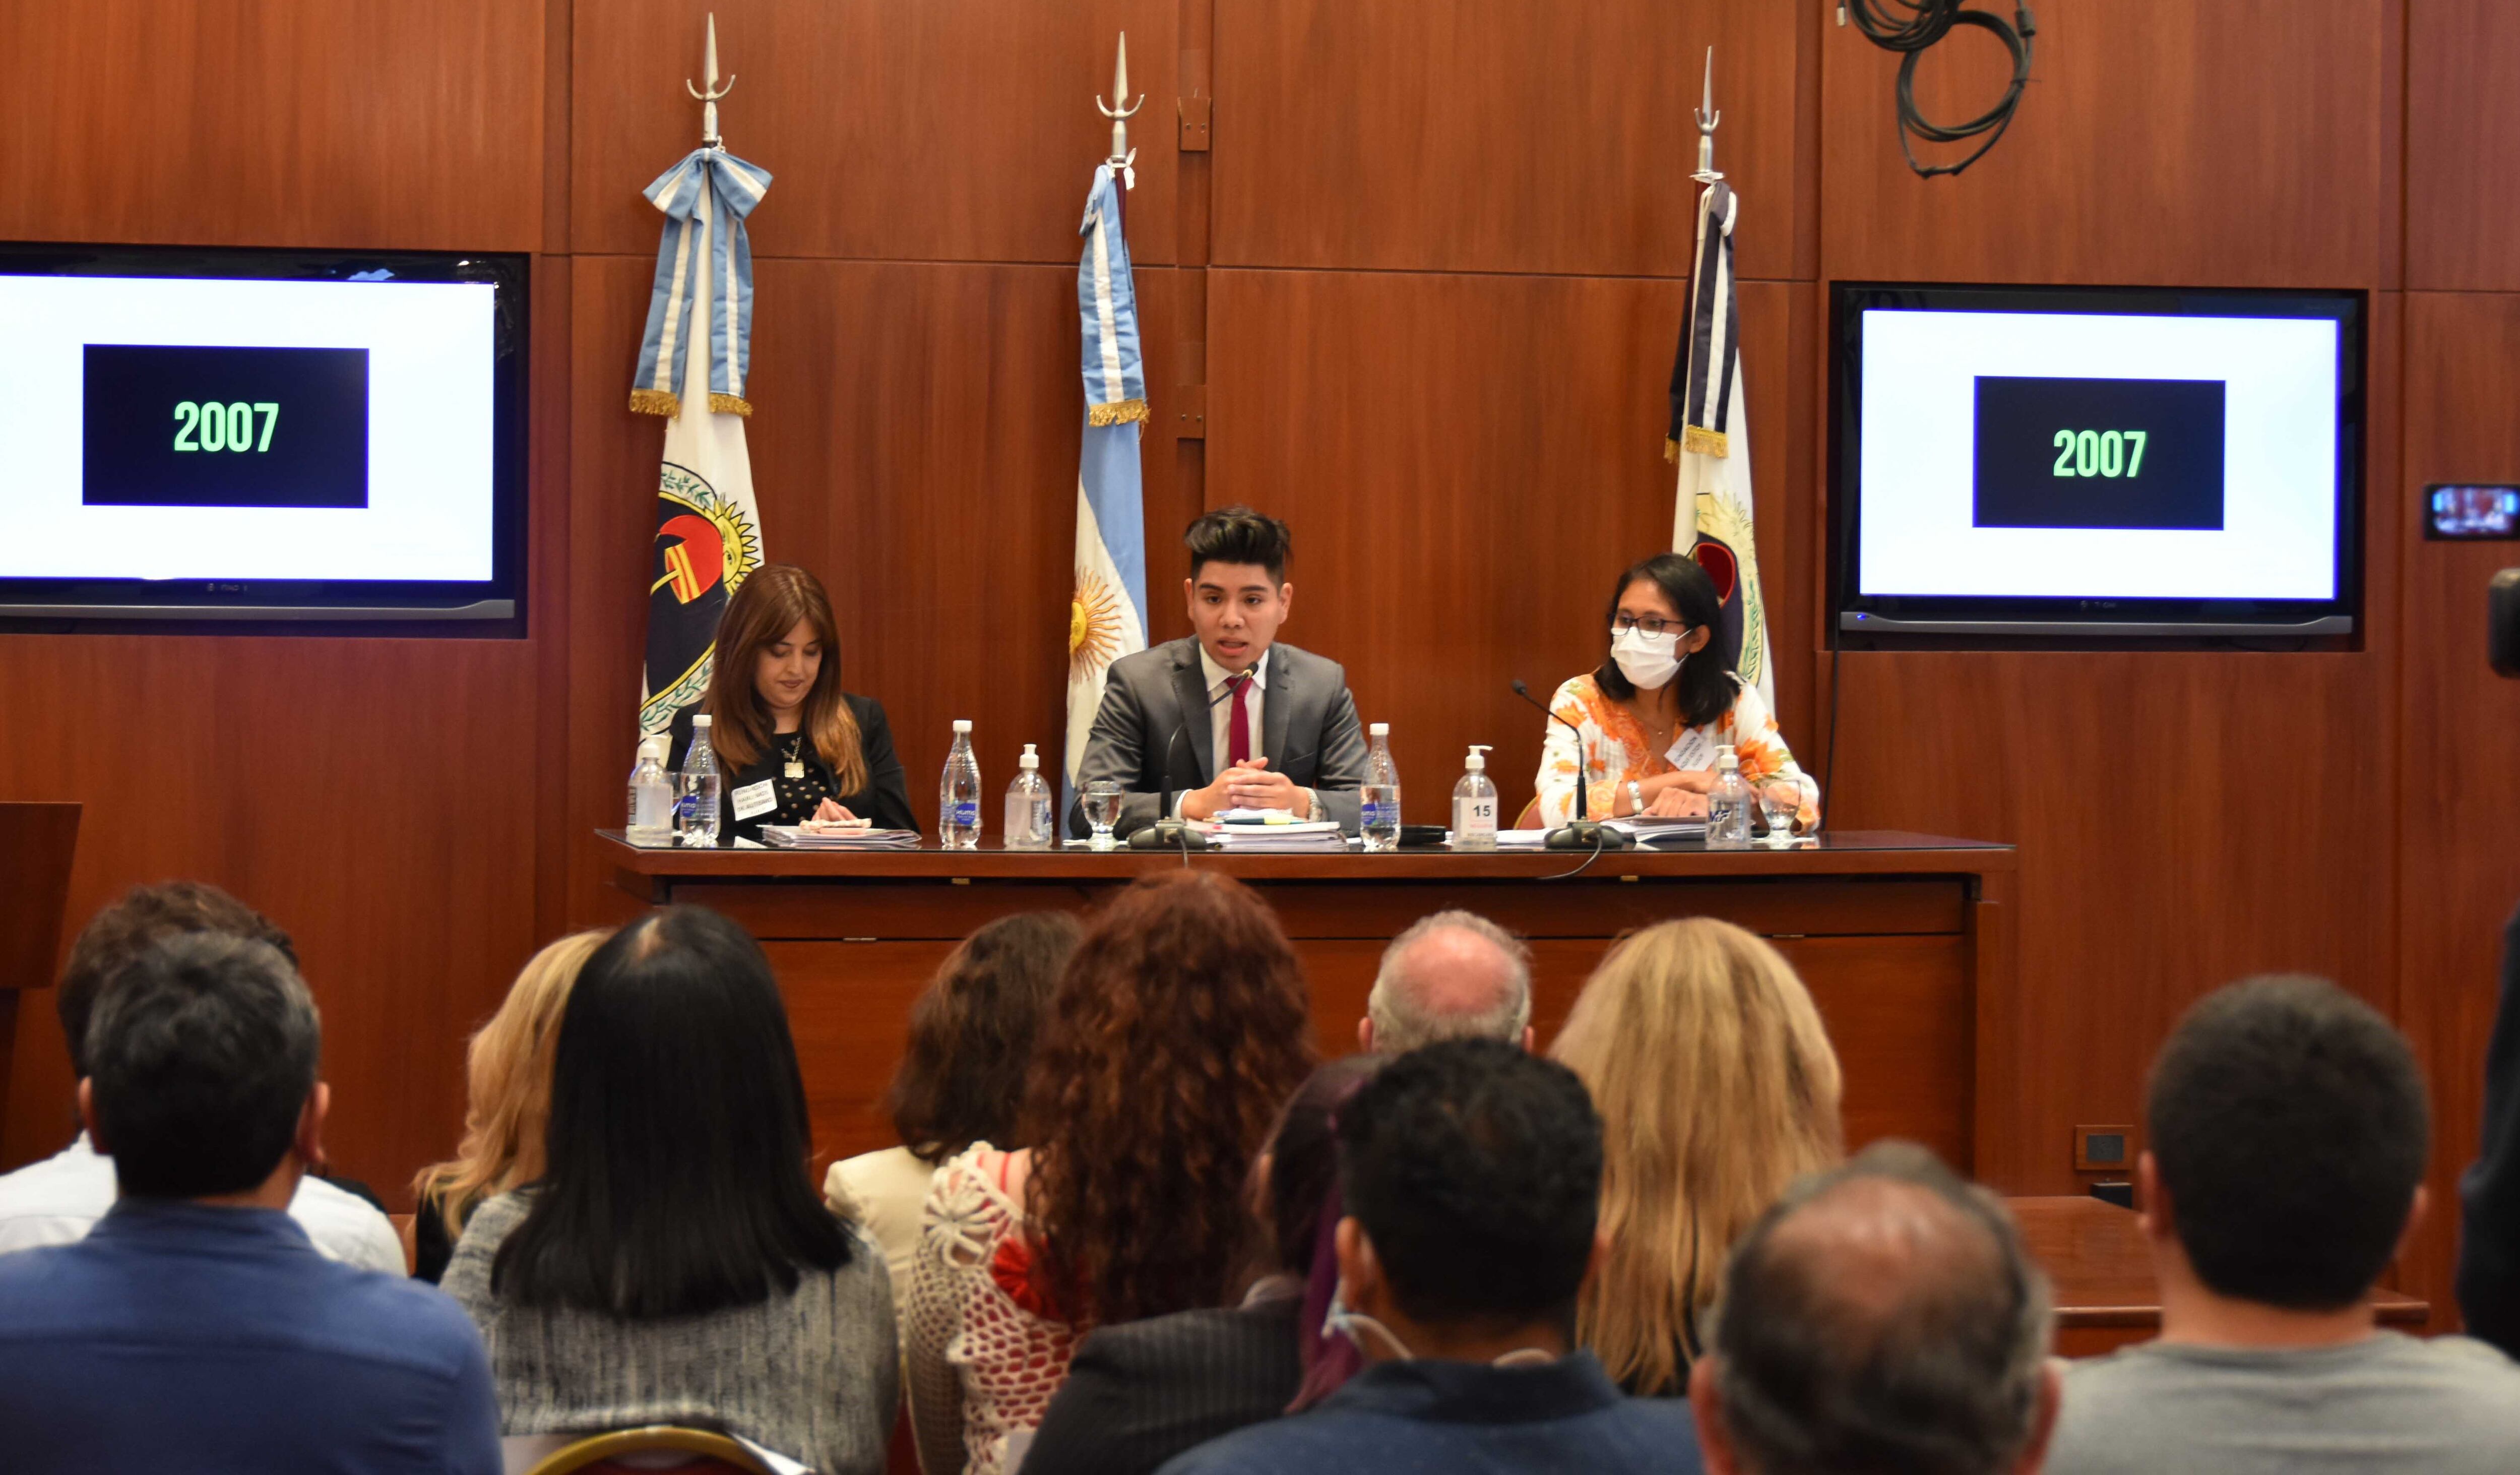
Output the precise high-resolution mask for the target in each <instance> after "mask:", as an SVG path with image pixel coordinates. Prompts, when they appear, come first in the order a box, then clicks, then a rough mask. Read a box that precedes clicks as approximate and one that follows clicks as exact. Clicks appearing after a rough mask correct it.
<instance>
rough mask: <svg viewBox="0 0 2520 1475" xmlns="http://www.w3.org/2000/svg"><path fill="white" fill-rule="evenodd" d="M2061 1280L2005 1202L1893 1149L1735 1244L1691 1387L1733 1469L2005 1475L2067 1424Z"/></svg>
mask: <svg viewBox="0 0 2520 1475" xmlns="http://www.w3.org/2000/svg"><path fill="white" fill-rule="evenodd" d="M2048 1330H2049V1327H2048V1283H2047V1279H2046V1277H2045V1276H2044V1275H2042V1274H2041V1273H2040V1271H2039V1268H2038V1267H2037V1266H2035V1265H2033V1264H2032V1263H2031V1261H2030V1258H2029V1256H2028V1254H2027V1253H2026V1252H2025V1251H2024V1250H2023V1249H2022V1245H2021V1238H2020V1235H2019V1234H2018V1233H2017V1232H2016V1231H2015V1230H2014V1228H2013V1226H2012V1220H2011V1217H2010V1216H2009V1215H2007V1214H2005V1213H2004V1212H2003V1205H2002V1204H2000V1203H1998V1202H1997V1201H1996V1200H1995V1198H1994V1197H1993V1196H1992V1195H1990V1194H1988V1193H1986V1192H1985V1191H1984V1190H1982V1189H1977V1188H1973V1187H1971V1186H1969V1185H1968V1184H1967V1183H1965V1182H1963V1181H1961V1180H1960V1178H1959V1177H1958V1175H1955V1174H1954V1173H1953V1172H1952V1171H1951V1170H1950V1169H1948V1168H1945V1167H1944V1166H1943V1165H1942V1164H1941V1162H1939V1161H1938V1160H1936V1159H1935V1157H1934V1155H1933V1154H1932V1153H1930V1152H1927V1151H1925V1150H1924V1149H1923V1148H1921V1147H1917V1146H1914V1145H1913V1144H1911V1143H1904V1142H1885V1143H1880V1144H1876V1145H1875V1146H1872V1147H1869V1148H1868V1149H1866V1150H1865V1151H1863V1152H1861V1153H1859V1154H1857V1155H1856V1157H1855V1158H1854V1159H1853V1160H1852V1161H1850V1162H1849V1163H1847V1164H1846V1166H1844V1167H1843V1168H1839V1169H1835V1170H1833V1171H1831V1172H1828V1173H1824V1174H1818V1175H1812V1176H1810V1177H1806V1178H1804V1179H1802V1180H1801V1181H1800V1182H1798V1183H1796V1184H1795V1185H1794V1186H1793V1187H1792V1188H1791V1189H1789V1190H1788V1191H1787V1192H1786V1194H1785V1196H1784V1197H1783V1198H1782V1199H1780V1200H1779V1201H1778V1203H1777V1205H1776V1206H1775V1207H1774V1208H1772V1209H1770V1210H1769V1211H1768V1212H1767V1213H1766V1214H1765V1215H1762V1216H1761V1217H1760V1219H1759V1221H1758V1222H1757V1223H1755V1224H1753V1225H1752V1226H1751V1227H1750V1230H1749V1232H1748V1233H1747V1234H1745V1235H1744V1236H1742V1239H1741V1242H1740V1243H1739V1244H1738V1245H1736V1246H1734V1248H1733V1259H1732V1263H1731V1265H1730V1266H1729V1267H1728V1268H1727V1269H1726V1271H1725V1275H1724V1299H1723V1302H1722V1305H1721V1309H1720V1310H1719V1312H1718V1314H1717V1317H1716V1322H1715V1328H1714V1346H1713V1348H1712V1349H1711V1350H1710V1352H1709V1355H1708V1356H1706V1357H1705V1358H1702V1359H1700V1360H1699V1361H1698V1363H1697V1365H1696V1366H1695V1368H1693V1369H1692V1370H1691V1373H1690V1377H1689V1396H1690V1401H1691V1402H1692V1403H1693V1404H1695V1405H1696V1408H1697V1427H1698V1437H1699V1440H1700V1442H1701V1444H1702V1446H1703V1448H1704V1451H1705V1454H1706V1464H1707V1468H1708V1469H1710V1470H1712V1471H1714V1472H1716V1475H1828V1472H1833V1471H1848V1472H1853V1471H1864V1472H1871V1471H1882V1470H1895V1471H1900V1472H1903V1475H1996V1472H1999V1471H2028V1470H2035V1469H2036V1468H2038V1465H2039V1461H2040V1459H2041V1458H2042V1456H2043V1455H2044V1454H2045V1452H2046V1448H2047V1442H2048V1431H2049V1430H2050V1428H2051V1427H2052V1426H2053V1424H2054V1422H2055V1416H2056V1400H2057V1387H2058V1384H2057V1378H2056V1374H2055V1373H2054V1371H2053V1370H2052V1369H2050V1368H2049V1367H2048V1362H2047V1355H2048Z"/></svg>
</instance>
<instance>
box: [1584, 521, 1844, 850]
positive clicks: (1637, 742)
mask: <svg viewBox="0 0 2520 1475" xmlns="http://www.w3.org/2000/svg"><path fill="white" fill-rule="evenodd" d="M1723 610H1724V602H1723V600H1722V599H1721V598H1720V597H1719V596H1718V595H1717V594H1716V592H1715V581H1714V580H1713V579H1711V578H1709V577H1707V576H1706V571H1705V570H1703V569H1701V568H1699V567H1698V566H1697V563H1696V561H1695V560H1693V559H1690V558H1688V557H1686V556H1684V555H1682V554H1678V553H1660V554H1656V555H1655V556H1653V557H1652V558H1649V559H1646V560H1645V561H1644V562H1643V563H1641V564H1638V565H1636V566H1635V567H1634V568H1631V569H1629V570H1628V571H1627V572H1626V573H1624V574H1622V575H1620V576H1619V581H1618V584H1617V585H1616V586H1615V588H1614V590H1613V592H1612V594H1611V596H1610V611H1609V617H1610V618H1609V621H1608V624H1609V630H1610V656H1609V659H1608V660H1606V661H1603V662H1602V663H1601V665H1600V666H1599V668H1597V669H1595V670H1594V671H1593V672H1592V673H1590V674H1589V675H1582V676H1577V677H1575V678H1574V679H1573V680H1571V681H1568V682H1567V683H1566V684H1565V685H1563V686H1560V687H1558V688H1557V694H1556V696H1554V697H1553V698H1552V699H1551V700H1550V703H1549V710H1550V711H1551V712H1553V713H1554V714H1556V715H1558V716H1560V717H1563V718H1564V719H1565V721H1553V722H1551V723H1550V724H1549V738H1548V743H1547V745H1546V746H1545V747H1544V748H1543V749H1542V750H1541V755H1540V776H1539V779H1538V788H1539V791H1540V822H1541V823H1542V824H1543V825H1547V826H1556V825H1561V824H1564V823H1566V822H1567V821H1568V820H1570V819H1572V818H1574V816H1575V786H1576V784H1578V783H1579V782H1580V783H1582V784H1583V785H1584V786H1585V787H1584V800H1585V807H1586V811H1587V812H1588V813H1589V814H1590V815H1591V817H1593V818H1595V819H1610V818H1616V817H1619V816H1622V815H1630V814H1645V815H1651V816H1655V817H1665V816H1687V815H1695V814H1703V813H1705V812H1706V791H1707V790H1708V789H1710V788H1712V787H1713V786H1714V783H1715V758H1716V753H1715V750H1716V749H1717V748H1719V747H1721V746H1723V745H1725V744H1728V743H1729V744H1731V745H1732V747H1733V752H1734V754H1735V755H1736V756H1737V757H1738V758H1739V760H1740V762H1741V776H1742V778H1743V779H1745V780H1747V781H1748V782H1749V783H1750V784H1751V785H1752V786H1753V787H1754V788H1755V787H1756V786H1757V785H1759V784H1760V783H1762V782H1763V781H1765V780H1767V779H1769V778H1772V777H1775V776H1777V775H1778V774H1780V773H1781V772H1782V771H1783V770H1784V767H1785V765H1786V764H1787V763H1789V762H1792V761H1793V755H1792V754H1791V753H1789V752H1787V751H1786V749H1785V743H1784V739H1783V738H1781V737H1779V736H1778V733H1777V719H1776V718H1775V717H1774V716H1772V715H1770V714H1769V713H1768V704H1767V703H1765V702H1763V701H1761V700H1760V699H1759V691H1758V688H1757V687H1755V686H1752V685H1750V684H1748V683H1747V682H1745V681H1743V680H1742V679H1741V678H1740V677H1739V676H1737V675H1735V674H1733V662H1732V660H1731V659H1730V658H1729V657H1727V656H1726V655H1725V654H1724V653H1723V651H1722V650H1721V649H1720V648H1718V647H1717V646H1716V645H1715V643H1714V640H1715V625H1716V622H1717V621H1718V620H1719V619H1720V618H1721V617H1722V615H1723ZM1568 722H1572V723H1573V724H1574V725H1575V727H1576V728H1577V729H1580V732H1579V731H1570V730H1568V727H1567V725H1566V724H1567V723H1568ZM1819 823H1820V806H1819V802H1818V799H1817V796H1816V795H1815V794H1814V793H1813V791H1812V789H1811V788H1810V787H1809V786H1805V787H1804V789H1803V800H1802V804H1801V806H1800V809H1799V812H1798V813H1797V815H1796V817H1795V822H1794V828H1795V829H1797V830H1799V831H1804V832H1809V831H1810V830H1812V829H1813V828H1815V827H1816V826H1818V825H1819Z"/></svg>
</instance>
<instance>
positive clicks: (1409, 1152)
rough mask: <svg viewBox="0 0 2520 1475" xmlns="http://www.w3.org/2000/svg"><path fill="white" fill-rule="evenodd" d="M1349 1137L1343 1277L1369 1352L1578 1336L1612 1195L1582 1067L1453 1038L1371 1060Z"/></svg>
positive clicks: (1478, 1350) (1551, 1342) (1458, 1349)
mask: <svg viewBox="0 0 2520 1475" xmlns="http://www.w3.org/2000/svg"><path fill="white" fill-rule="evenodd" d="M1338 1137H1339V1149H1340V1165H1339V1191H1340V1196H1341V1198H1342V1199H1343V1200H1344V1202H1345V1205H1346V1209H1347V1216H1348V1217H1347V1218H1346V1219H1345V1220H1344V1221H1341V1222H1340V1224H1339V1226H1338V1234H1337V1250H1338V1264H1339V1279H1340V1285H1341V1290H1342V1292H1343V1293H1344V1299H1345V1301H1346V1304H1347V1307H1348V1308H1349V1311H1350V1312H1351V1317H1350V1319H1351V1320H1352V1321H1353V1322H1354V1323H1355V1324H1356V1325H1357V1326H1358V1327H1359V1328H1360V1329H1361V1330H1362V1331H1363V1332H1364V1333H1365V1336H1364V1338H1363V1339H1362V1340H1361V1341H1360V1343H1359V1346H1360V1349H1361V1350H1362V1351H1363V1352H1364V1353H1365V1355H1366V1356H1367V1357H1368V1358H1369V1359H1372V1360H1382V1359H1384V1358H1389V1357H1401V1358H1436V1359H1469V1358H1477V1359H1482V1360H1485V1359H1493V1358H1495V1357H1497V1356H1499V1355H1501V1354H1506V1353H1511V1352H1514V1351H1518V1350H1521V1349H1523V1348H1526V1347H1531V1348H1537V1349H1538V1350H1540V1351H1542V1352H1552V1353H1553V1352H1558V1351H1562V1350H1563V1349H1564V1348H1565V1347H1566V1346H1567V1345H1569V1344H1570V1343H1571V1340H1572V1335H1573V1330H1574V1326H1573V1323H1574V1314H1575V1295H1576V1291H1577V1289H1578V1287H1580V1286H1581V1285H1582V1284H1583V1283H1584V1277H1585V1274H1586V1272H1587V1271H1588V1270H1589V1269H1590V1268H1591V1267H1592V1264H1593V1260H1594V1256H1595V1254H1596V1238H1595V1233H1594V1227H1595V1223H1596V1220H1597V1216H1598V1209H1599V1201H1600V1192H1601V1122H1600V1119H1599V1118H1598V1117H1597V1116H1595V1115H1594V1112H1593V1102H1592V1099H1591V1098H1590V1097H1589V1096H1587V1095H1586V1094H1585V1092H1584V1083H1582V1082H1581V1081H1578V1080H1577V1079H1575V1073H1574V1072H1572V1071H1570V1070H1568V1069H1566V1068H1565V1067H1564V1066H1562V1065H1558V1064H1556V1063H1555V1062H1553V1061H1550V1060H1544V1059H1541V1058H1539V1057H1537V1056H1534V1055H1531V1054H1529V1053H1527V1052H1525V1051H1524V1050H1522V1049H1520V1048H1518V1047H1516V1046H1514V1045H1510V1044H1508V1043H1506V1042H1505V1041H1503V1040H1498V1039H1448V1040H1442V1041H1439V1042H1437V1043H1435V1044H1430V1045H1427V1046H1426V1047H1425V1048H1423V1049H1419V1050H1413V1051H1411V1052H1410V1053H1408V1054H1406V1055H1402V1056H1399V1057H1397V1058H1396V1059H1394V1060H1392V1061H1391V1062H1390V1063H1389V1064H1387V1065H1385V1066H1384V1067H1383V1068H1382V1069H1381V1070H1380V1071H1378V1072H1376V1073H1375V1075H1374V1077H1373V1079H1372V1080H1371V1081H1368V1082H1367V1083H1365V1085H1364V1086H1363V1087H1362V1088H1360V1089H1359V1090H1358V1091H1357V1093H1356V1097H1355V1099H1353V1100H1352V1101H1350V1102H1349V1103H1348V1104H1347V1106H1346V1107H1345V1108H1344V1109H1343V1110H1341V1111H1340V1113H1339V1119H1338Z"/></svg>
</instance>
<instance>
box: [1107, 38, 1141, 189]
mask: <svg viewBox="0 0 2520 1475" xmlns="http://www.w3.org/2000/svg"><path fill="white" fill-rule="evenodd" d="M1146 105H1147V99H1146V97H1145V95H1144V94H1141V95H1140V96H1139V98H1138V100H1137V101H1136V102H1134V103H1133V102H1130V101H1129V33H1128V32H1127V31H1125V30H1124V31H1122V32H1120V50H1119V54H1118V55H1117V56H1116V57H1115V58H1113V60H1112V63H1111V101H1109V102H1108V103H1105V102H1104V101H1102V97H1101V96H1100V95H1099V94H1098V95H1097V96H1096V97H1095V99H1094V106H1095V107H1097V108H1099V109H1101V110H1102V115H1103V116H1104V117H1107V118H1109V119H1111V158H1110V159H1109V160H1108V162H1109V163H1110V165H1111V167H1113V168H1115V169H1126V168H1128V167H1129V166H1130V165H1131V164H1133V163H1135V162H1136V161H1137V155H1136V154H1135V153H1133V152H1131V150H1130V148H1129V119H1130V118H1133V117H1135V116H1137V115H1138V110H1139V109H1141V108H1143V107H1145V106H1146Z"/></svg>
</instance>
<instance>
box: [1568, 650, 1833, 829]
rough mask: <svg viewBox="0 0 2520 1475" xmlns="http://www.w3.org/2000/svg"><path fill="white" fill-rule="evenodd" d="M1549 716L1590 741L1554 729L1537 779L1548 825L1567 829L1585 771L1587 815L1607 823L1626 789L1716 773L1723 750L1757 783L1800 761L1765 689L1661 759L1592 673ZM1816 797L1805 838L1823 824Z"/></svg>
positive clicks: (1745, 696)
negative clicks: (1658, 779) (1680, 774)
mask: <svg viewBox="0 0 2520 1475" xmlns="http://www.w3.org/2000/svg"><path fill="white" fill-rule="evenodd" d="M1735 679H1736V682H1737V679H1738V678H1735ZM1549 710H1550V711H1551V712H1553V713H1554V714H1557V715H1559V716H1561V717H1564V718H1565V719H1566V722H1572V723H1574V724H1575V725H1576V726H1577V727H1579V728H1581V729H1583V735H1582V737H1581V738H1580V739H1579V738H1578V737H1577V736H1576V734H1575V733H1573V732H1569V731H1568V730H1567V728H1566V722H1552V723H1550V724H1549V739H1548V741H1547V743H1546V744H1545V745H1543V747H1542V748H1541V750H1540V774H1539V777H1538V778H1537V779H1536V780H1534V786H1535V787H1536V788H1537V789H1538V791H1539V794H1540V822H1541V824H1542V825H1544V826H1555V825H1561V824H1564V823H1566V822H1567V821H1568V820H1570V819H1572V818H1574V817H1575V783H1576V774H1577V770H1578V768H1579V766H1580V768H1581V770H1582V773H1583V782H1584V786H1585V787H1584V803H1585V806H1586V807H1587V810H1588V812H1590V813H1591V814H1592V816H1593V817H1594V818H1596V819H1600V818H1603V817H1605V816H1607V815H1608V814H1609V813H1610V810H1611V807H1612V806H1613V804H1614V803H1615V802H1616V800H1617V798H1618V795H1619V789H1620V786H1621V785H1623V784H1627V783H1630V782H1632V781H1642V780H1643V779H1648V778H1651V777H1653V776H1654V775H1655V774H1657V773H1670V772H1672V771H1674V770H1676V769H1698V768H1712V767H1714V766H1715V750H1716V748H1717V747H1718V746H1720V745H1722V744H1725V743H1730V744H1732V745H1733V754H1734V756H1735V757H1737V758H1739V759H1740V761H1741V776H1742V777H1743V778H1745V779H1747V780H1749V781H1750V782H1751V783H1753V784H1756V783H1758V782H1759V781H1760V780H1761V779H1763V778H1766V777H1768V776H1769V775H1770V774H1773V773H1778V772H1782V771H1783V770H1784V767H1785V765H1786V764H1788V763H1791V762H1793V761H1794V756H1793V754H1792V753H1791V752H1789V751H1787V749H1786V747H1785V740H1784V739H1783V738H1781V737H1779V736H1778V735H1777V719H1776V717H1775V716H1774V715H1772V714H1770V713H1769V711H1768V704H1767V703H1766V702H1763V701H1761V700H1760V699H1759V689H1758V688H1757V687H1755V686H1750V685H1746V684H1744V685H1741V687H1740V694H1739V695H1738V696H1736V697H1734V698H1733V706H1732V709H1731V710H1730V711H1728V712H1726V713H1725V714H1724V715H1722V716H1720V717H1717V718H1716V719H1715V720H1714V721H1712V722H1707V723H1704V724H1703V725H1700V726H1696V727H1684V728H1682V729H1681V730H1680V731H1679V732H1677V733H1675V734H1673V735H1672V740H1671V747H1670V748H1669V749H1667V750H1666V751H1664V752H1661V753H1654V752H1650V751H1648V750H1649V749H1650V748H1651V746H1652V743H1651V740H1650V739H1648V738H1647V737H1646V736H1645V729H1644V724H1643V723H1642V722H1640V721H1638V720H1637V719H1636V716H1635V714H1632V713H1630V712H1629V711H1628V710H1627V708H1625V707H1623V706H1621V705H1619V704H1618V703H1617V702H1614V701H1612V700H1611V699H1610V697H1609V696H1608V694H1606V693H1604V692H1603V691H1602V690H1601V687H1600V683H1598V682H1597V681H1595V680H1594V679H1593V677H1592V676H1591V675H1590V674H1586V675H1581V676H1577V677H1575V678H1574V679H1573V680H1571V681H1568V682H1567V683H1566V684H1565V685H1563V686H1560V687H1558V688H1557V694H1556V695H1555V696H1553V697H1552V698H1550V700H1549ZM1579 748H1580V751H1579ZM1810 794H1811V791H1810V790H1809V789H1806V790H1805V797H1804V799H1803V807H1802V809H1801V811H1800V812H1799V813H1798V814H1796V815H1795V819H1796V822H1797V827H1798V828H1799V829H1801V830H1803V831H1805V832H1809V831H1810V830H1811V829H1812V828H1813V827H1815V826H1816V825H1818V824H1819V823H1820V805H1819V803H1818V802H1817V801H1816V800H1814V799H1813V798H1811V797H1810Z"/></svg>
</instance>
